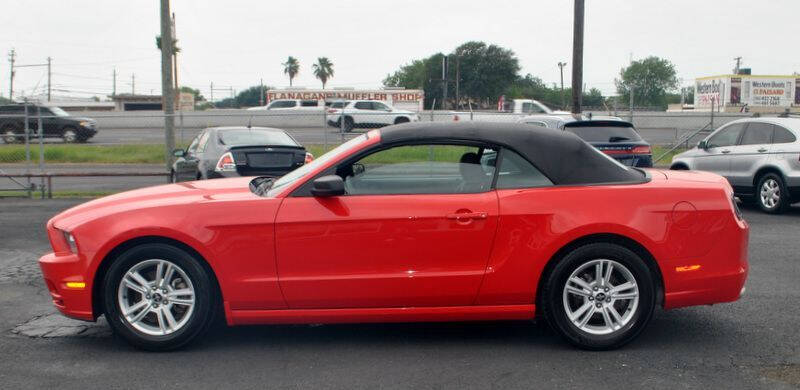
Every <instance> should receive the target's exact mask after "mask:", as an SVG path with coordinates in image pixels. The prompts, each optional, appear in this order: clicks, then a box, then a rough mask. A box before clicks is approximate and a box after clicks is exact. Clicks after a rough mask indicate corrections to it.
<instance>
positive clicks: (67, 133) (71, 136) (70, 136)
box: [61, 129, 78, 144]
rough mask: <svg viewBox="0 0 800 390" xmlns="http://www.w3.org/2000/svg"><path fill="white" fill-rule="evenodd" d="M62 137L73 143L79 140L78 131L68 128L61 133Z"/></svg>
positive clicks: (65, 140)
mask: <svg viewBox="0 0 800 390" xmlns="http://www.w3.org/2000/svg"><path fill="white" fill-rule="evenodd" d="M61 138H63V139H64V142H66V143H69V144H71V143H73V142H75V141H77V140H78V133H76V132H75V130H72V129H66V130H64V134H62V135H61Z"/></svg>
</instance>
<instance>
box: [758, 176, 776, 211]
mask: <svg viewBox="0 0 800 390" xmlns="http://www.w3.org/2000/svg"><path fill="white" fill-rule="evenodd" d="M780 201H781V186H780V185H779V184H778V181H777V180H775V179H767V180H764V183H763V184H761V204H762V205H764V207H766V208H768V209H771V208H775V206H777V205H778V202H780Z"/></svg>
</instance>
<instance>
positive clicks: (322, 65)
mask: <svg viewBox="0 0 800 390" xmlns="http://www.w3.org/2000/svg"><path fill="white" fill-rule="evenodd" d="M312 67H313V68H314V76H316V78H318V79H319V81H322V89H325V84H327V83H328V79H330V78H331V77H333V62H331V61H330V60H329V59H328V57H319V58H317V63H316V64H314V65H313V66H312Z"/></svg>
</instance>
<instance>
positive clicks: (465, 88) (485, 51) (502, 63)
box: [450, 41, 520, 103]
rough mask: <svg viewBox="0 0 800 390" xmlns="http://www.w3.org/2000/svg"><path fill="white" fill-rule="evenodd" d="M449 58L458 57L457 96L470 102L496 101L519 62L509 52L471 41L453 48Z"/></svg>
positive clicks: (514, 75) (512, 77) (506, 86)
mask: <svg viewBox="0 0 800 390" xmlns="http://www.w3.org/2000/svg"><path fill="white" fill-rule="evenodd" d="M453 55H454V56H455V57H458V62H459V68H460V77H461V81H460V89H461V93H462V95H463V96H464V97H466V98H468V99H470V100H474V101H478V102H481V103H488V102H494V101H497V99H498V98H499V97H500V95H502V94H504V93H505V92H506V91H507V90H508V88H509V87H511V85H512V84H513V83H514V81H515V80H516V79H517V78H518V75H517V72H519V69H520V67H519V60H517V57H516V56H515V55H514V52H513V51H511V50H509V49H505V48H502V47H500V46H497V45H487V44H486V43H483V42H477V41H472V42H467V43H464V44H462V45H461V46H459V47H457V48H456V49H455V51H454V52H453ZM451 64H453V62H452V61H451ZM450 68H451V70H452V69H453V68H454V66H451V67H450Z"/></svg>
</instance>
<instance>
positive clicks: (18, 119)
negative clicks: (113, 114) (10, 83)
mask: <svg viewBox="0 0 800 390" xmlns="http://www.w3.org/2000/svg"><path fill="white" fill-rule="evenodd" d="M26 108H27V114H28V129H29V133H28V134H29V137H31V138H37V137H39V115H41V120H42V130H43V132H42V137H44V138H53V137H57V138H61V139H63V140H64V142H68V143H73V142H86V140H88V139H89V138H92V137H93V136H94V135H95V134H97V128H96V127H97V121H95V120H94V119H91V118H83V117H74V116H70V115H69V113H67V112H66V111H64V110H62V109H61V108H59V107H55V106H44V105H34V104H27V105H25V104H6V105H0V136H1V137H2V138H3V141H4V142H5V143H7V144H11V143H15V142H24V139H25V111H26Z"/></svg>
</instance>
